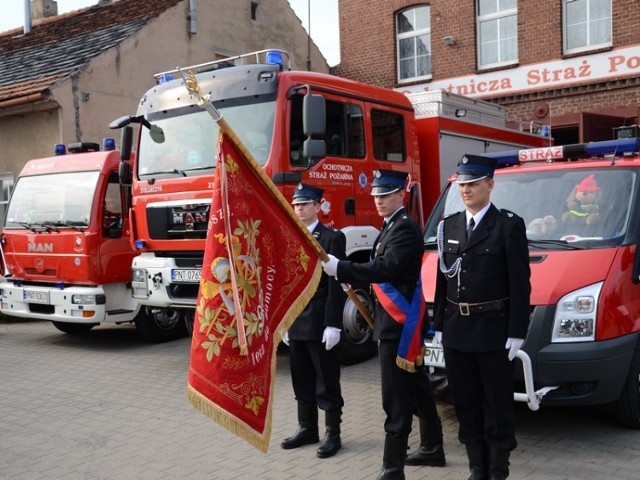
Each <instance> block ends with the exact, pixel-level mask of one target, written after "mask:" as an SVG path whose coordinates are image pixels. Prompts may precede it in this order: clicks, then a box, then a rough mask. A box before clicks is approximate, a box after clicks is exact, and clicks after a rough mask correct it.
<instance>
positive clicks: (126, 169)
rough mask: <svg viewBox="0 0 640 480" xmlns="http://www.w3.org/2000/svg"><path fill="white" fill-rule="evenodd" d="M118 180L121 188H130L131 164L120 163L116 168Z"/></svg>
mask: <svg viewBox="0 0 640 480" xmlns="http://www.w3.org/2000/svg"><path fill="white" fill-rule="evenodd" d="M118 180H119V182H120V185H122V186H123V187H130V186H131V164H130V163H129V162H125V161H122V162H120V165H119V167H118Z"/></svg>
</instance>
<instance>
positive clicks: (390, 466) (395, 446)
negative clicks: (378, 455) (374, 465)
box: [376, 435, 409, 480]
mask: <svg viewBox="0 0 640 480" xmlns="http://www.w3.org/2000/svg"><path fill="white" fill-rule="evenodd" d="M408 441H409V437H400V438H391V437H390V436H389V435H387V436H386V437H385V438H384V454H383V456H382V471H381V472H380V474H379V475H378V478H377V479H376V480H404V459H405V457H406V455H407V443H408Z"/></svg>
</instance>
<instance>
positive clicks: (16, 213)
mask: <svg viewBox="0 0 640 480" xmlns="http://www.w3.org/2000/svg"><path fill="white" fill-rule="evenodd" d="M99 175H100V172H98V171H89V172H67V173H52V174H46V175H36V176H31V177H20V178H19V179H18V182H17V183H16V186H15V189H14V190H13V194H12V195H11V201H10V202H9V208H8V209H7V216H6V220H5V227H6V228H30V229H34V228H43V229H47V230H49V229H54V230H55V229H56V228H59V227H70V228H76V229H79V228H86V227H88V226H89V222H90V220H91V207H92V205H93V197H94V195H95V193H96V189H97V184H98V178H99Z"/></svg>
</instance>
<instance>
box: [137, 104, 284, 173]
mask: <svg viewBox="0 0 640 480" xmlns="http://www.w3.org/2000/svg"><path fill="white" fill-rule="evenodd" d="M215 106H216V108H218V110H219V111H220V112H221V113H222V116H223V117H224V118H225V119H226V121H227V122H228V124H229V125H230V126H231V128H233V130H234V132H235V133H236V135H238V137H239V138H240V140H242V142H243V143H244V145H245V146H246V147H247V148H248V149H249V150H250V151H251V153H252V154H253V156H254V157H255V159H256V161H257V162H258V163H259V164H260V165H264V164H265V163H266V162H267V158H268V156H269V152H270V150H271V143H272V137H273V118H274V113H275V101H274V99H273V97H272V96H270V98H268V99H266V100H265V99H264V98H259V97H250V98H244V99H240V100H237V101H230V100H225V101H222V102H215ZM148 120H149V121H150V122H151V123H152V124H153V125H156V126H157V127H159V128H161V129H162V131H163V133H164V141H163V142H157V141H154V140H153V139H152V138H151V134H150V131H149V130H148V129H146V128H142V133H141V139H140V148H139V152H138V175H139V176H140V177H141V178H144V179H149V178H153V177H157V176H167V175H169V176H193V175H207V174H208V175H210V174H211V171H212V169H213V168H214V167H215V164H216V142H217V140H218V124H217V123H216V122H215V121H214V120H213V119H212V118H211V116H209V114H208V113H207V112H206V111H205V110H203V109H200V108H199V107H197V106H189V107H185V108H179V109H175V110H170V111H162V112H156V113H153V114H151V115H149V116H148Z"/></svg>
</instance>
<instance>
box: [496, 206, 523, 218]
mask: <svg viewBox="0 0 640 480" xmlns="http://www.w3.org/2000/svg"><path fill="white" fill-rule="evenodd" d="M498 213H499V214H500V215H502V216H503V217H506V218H512V219H514V220H515V219H517V218H520V217H519V216H518V215H516V214H515V213H513V212H512V211H511V210H507V209H506V208H499V209H498Z"/></svg>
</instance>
